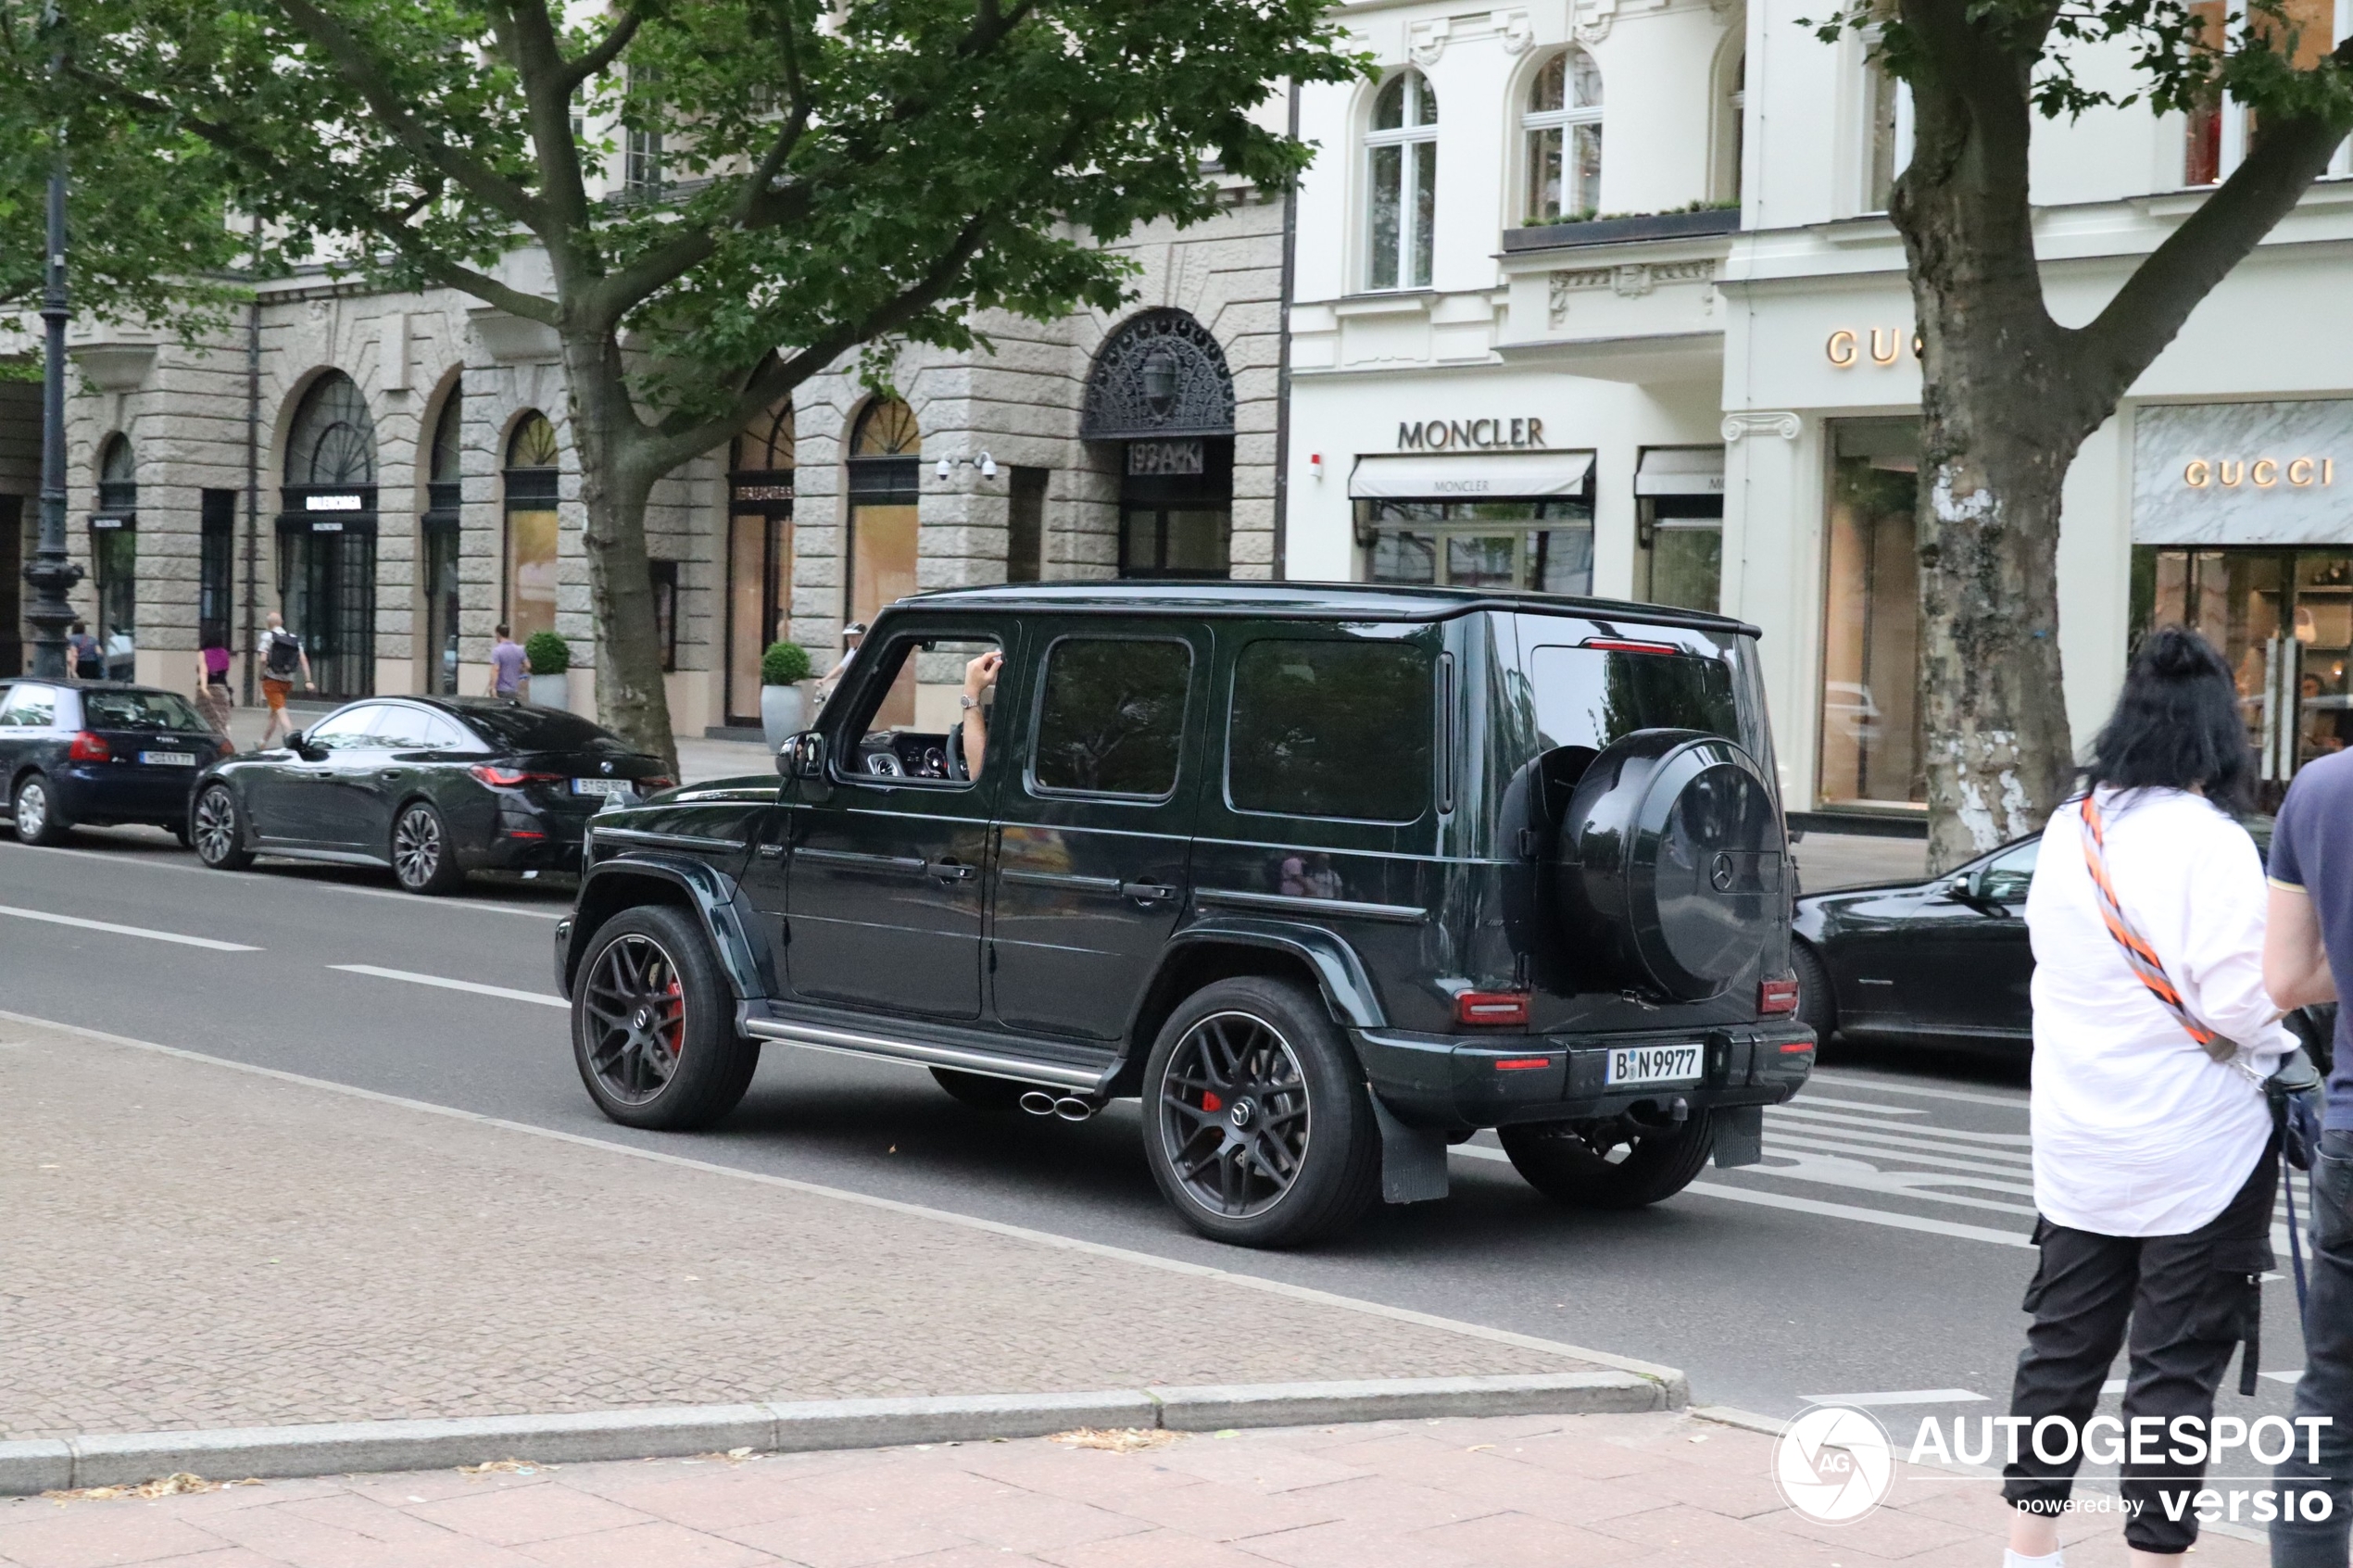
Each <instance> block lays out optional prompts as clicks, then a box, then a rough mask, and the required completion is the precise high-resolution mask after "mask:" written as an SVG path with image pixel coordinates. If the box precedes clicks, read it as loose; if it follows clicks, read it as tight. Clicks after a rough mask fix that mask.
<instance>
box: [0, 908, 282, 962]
mask: <svg viewBox="0 0 2353 1568" xmlns="http://www.w3.org/2000/svg"><path fill="white" fill-rule="evenodd" d="M0 915H14V916H16V917H17V918H18V919H19V920H37V921H43V922H46V923H48V924H50V925H70V926H73V927H75V928H77V929H78V930H82V931H109V932H112V933H113V934H114V935H117V936H144V937H145V938H146V939H147V940H148V941H150V942H177V943H179V944H180V946H182V947H203V948H205V949H207V950H208V951H210V952H215V953H258V952H260V951H261V949H260V948H259V947H253V946H252V945H250V944H248V943H245V942H222V941H220V940H218V939H216V938H214V937H210V936H183V935H181V934H180V933H179V932H176V931H150V930H148V929H147V928H146V927H145V926H144V925H117V924H115V923H114V922H112V921H107V920H82V919H81V918H80V917H78V916H75V915H53V914H51V913H50V912H49V911H48V910H46V909H17V908H15V907H13V906H11V905H7V904H0Z"/></svg>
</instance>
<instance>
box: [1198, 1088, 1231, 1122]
mask: <svg viewBox="0 0 2353 1568" xmlns="http://www.w3.org/2000/svg"><path fill="white" fill-rule="evenodd" d="M1201 1108H1202V1110H1206V1111H1208V1112H1209V1113H1210V1114H1211V1115H1212V1116H1214V1115H1216V1114H1217V1113H1218V1112H1219V1111H1221V1110H1225V1109H1226V1102H1225V1101H1224V1100H1222V1099H1219V1098H1217V1096H1216V1095H1215V1094H1214V1093H1212V1092H1211V1091H1210V1090H1208V1089H1203V1090H1202V1092H1201Z"/></svg>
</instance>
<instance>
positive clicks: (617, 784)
mask: <svg viewBox="0 0 2353 1568" xmlns="http://www.w3.org/2000/svg"><path fill="white" fill-rule="evenodd" d="M572 792H573V794H574V795H634V794H635V793H636V792H635V790H632V789H631V788H630V787H629V781H628V780H627V779H574V780H573V781H572Z"/></svg>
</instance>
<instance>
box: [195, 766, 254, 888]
mask: <svg viewBox="0 0 2353 1568" xmlns="http://www.w3.org/2000/svg"><path fill="white" fill-rule="evenodd" d="M244 817H245V813H244V812H243V810H241V809H239V807H238V805H237V797H236V795H235V794H234V793H233V791H232V790H231V789H230V788H229V786H228V785H227V784H208V785H207V786H205V792H204V793H203V794H202V795H199V796H197V797H196V805H195V809H194V810H193V811H191V812H189V813H188V837H189V840H190V842H191V843H192V845H193V846H194V847H195V851H196V859H199V860H202V861H203V862H204V863H205V864H206V865H208V866H210V867H211V868H212V869H213V870H215V871H220V872H241V871H244V870H245V868H246V867H247V866H249V865H251V864H253V851H251V850H250V849H247V848H246V847H245V821H244Z"/></svg>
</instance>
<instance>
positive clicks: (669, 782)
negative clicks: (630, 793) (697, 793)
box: [637, 779, 678, 795]
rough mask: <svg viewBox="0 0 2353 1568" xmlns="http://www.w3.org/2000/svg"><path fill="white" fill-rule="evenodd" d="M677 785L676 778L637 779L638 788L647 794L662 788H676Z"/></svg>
mask: <svg viewBox="0 0 2353 1568" xmlns="http://www.w3.org/2000/svg"><path fill="white" fill-rule="evenodd" d="M677 787H678V784H677V781H676V780H674V779H639V780H638V781H637V788H638V790H639V792H640V793H642V794H646V795H653V794H657V793H659V792H660V791H661V790H665V789H675V788H677Z"/></svg>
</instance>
